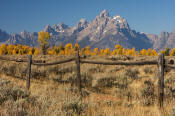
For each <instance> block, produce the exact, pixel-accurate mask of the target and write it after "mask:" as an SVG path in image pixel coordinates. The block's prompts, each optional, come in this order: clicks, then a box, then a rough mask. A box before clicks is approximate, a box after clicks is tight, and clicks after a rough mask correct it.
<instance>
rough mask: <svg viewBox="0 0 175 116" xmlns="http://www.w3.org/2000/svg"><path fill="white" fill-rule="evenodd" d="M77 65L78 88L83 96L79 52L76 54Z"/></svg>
mask: <svg viewBox="0 0 175 116" xmlns="http://www.w3.org/2000/svg"><path fill="white" fill-rule="evenodd" d="M75 62H76V64H77V86H78V89H79V92H80V94H81V74H80V56H79V52H78V51H77V52H76V61H75Z"/></svg>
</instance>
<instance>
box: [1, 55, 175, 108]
mask: <svg viewBox="0 0 175 116" xmlns="http://www.w3.org/2000/svg"><path fill="white" fill-rule="evenodd" d="M0 60H6V61H15V62H27V63H28V67H27V79H26V88H27V89H28V90H29V89H30V77H31V66H32V65H36V66H49V65H57V64H62V63H67V62H72V61H75V63H76V69H77V87H78V88H79V92H80V94H81V89H82V86H81V72H80V69H81V68H80V64H81V63H87V64H101V65H126V66H131V65H157V67H158V101H159V102H158V103H159V106H160V108H161V107H163V98H164V71H165V67H167V68H169V69H175V66H172V65H170V64H165V58H164V54H159V56H158V59H157V60H152V61H135V62H114V61H110V62H100V61H89V60H83V59H80V56H79V52H76V57H74V58H69V59H65V60H61V61H56V62H52V63H46V62H45V61H42V60H33V59H32V55H29V56H28V59H11V58H6V57H4V56H0Z"/></svg>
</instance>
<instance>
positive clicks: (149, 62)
mask: <svg viewBox="0 0 175 116" xmlns="http://www.w3.org/2000/svg"><path fill="white" fill-rule="evenodd" d="M80 63H88V64H102V65H155V64H157V61H155V60H153V61H136V62H104V61H101V62H100V61H87V60H81V61H80Z"/></svg>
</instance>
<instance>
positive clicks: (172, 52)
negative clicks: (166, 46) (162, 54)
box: [170, 48, 175, 56]
mask: <svg viewBox="0 0 175 116" xmlns="http://www.w3.org/2000/svg"><path fill="white" fill-rule="evenodd" d="M170 56H175V48H173V49H172V50H171V52H170Z"/></svg>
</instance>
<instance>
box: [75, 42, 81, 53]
mask: <svg viewBox="0 0 175 116" xmlns="http://www.w3.org/2000/svg"><path fill="white" fill-rule="evenodd" d="M79 49H80V46H79V44H78V43H76V44H75V45H74V50H75V51H78V50H79Z"/></svg>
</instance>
